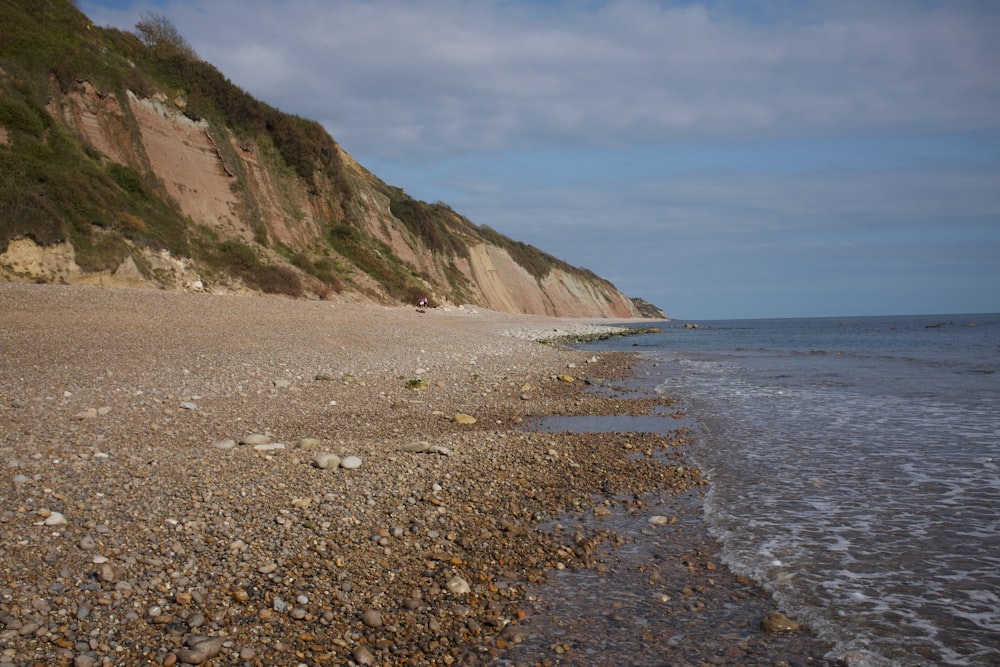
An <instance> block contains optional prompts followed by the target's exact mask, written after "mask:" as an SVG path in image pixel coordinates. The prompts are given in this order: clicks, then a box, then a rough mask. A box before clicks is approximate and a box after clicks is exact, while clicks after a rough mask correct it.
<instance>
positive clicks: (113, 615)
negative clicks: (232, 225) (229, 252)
mask: <svg viewBox="0 0 1000 667" xmlns="http://www.w3.org/2000/svg"><path fill="white" fill-rule="evenodd" d="M596 324H598V323H595V322H593V321H579V320H560V319H554V318H546V317H538V316H518V315H508V314H500V313H495V312H490V311H484V310H480V309H476V308H470V307H463V308H449V309H427V310H426V312H418V310H417V309H415V308H405V307H379V306H372V305H360V304H345V303H333V302H326V301H304V300H301V301H296V300H290V299H280V298H264V297H251V296H221V295H206V294H185V293H175V292H165V291H144V290H117V289H106V288H100V287H66V286H48V285H25V284H3V285H0V325H2V326H0V355H2V362H0V463H2V464H3V470H4V477H3V478H2V479H0V500H2V504H0V666H4V667H6V665H35V664H58V665H74V667H93V666H96V665H132V664H135V665H138V664H151V665H166V666H170V665H183V664H206V665H345V664H358V665H451V664H526V665H557V664H558V665H572V664H579V665H584V664H590V665H593V664H622V663H620V662H617V658H610V657H609V658H608V661H607V662H604V661H603V658H602V657H601V653H600V651H598V653H597V654H595V653H587V652H586V651H584V650H580V649H581V647H582V642H583V640H582V639H581V640H579V641H577V640H574V639H573V637H574V632H575V633H576V634H577V635H578V636H580V637H587V636H589V635H593V634H594V633H595V631H596V628H595V627H594V626H592V625H590V626H585V627H580V622H581V619H585V618H586V616H584V615H583V614H580V617H579V618H572V617H567V615H568V614H571V613H572V609H573V607H574V603H573V602H572V599H571V598H572V596H570V599H569V600H568V604H569V607H568V610H565V609H564V610H563V611H558V610H559V609H560V608H559V607H558V605H556V603H555V602H554V600H555V599H556V597H557V594H556V593H555V592H553V589H552V586H558V585H559V582H560V581H561V580H562V579H561V578H562V577H564V576H565V575H567V574H569V575H573V576H577V575H578V576H581V577H587V576H593V577H595V579H594V582H596V583H595V584H594V585H596V586H598V587H601V586H604V587H608V588H614V587H616V586H618V585H619V583H620V582H621V581H623V580H622V579H620V578H617V577H616V573H621V574H623V575H624V573H626V572H631V573H633V574H634V573H635V571H636V569H637V568H644V569H641V572H640V575H641V576H640V577H639V579H637V580H636V581H630V583H628V584H627V585H626V587H627V588H628V589H629V590H630V591H633V592H632V593H630V594H629V596H630V597H632V598H635V597H638V596H641V591H642V589H643V587H647V588H648V589H649V590H650V593H651V597H650V599H651V600H654V601H656V600H658V601H659V603H660V606H659V607H658V609H659V611H657V612H656V613H657V614H660V615H661V616H662V617H663V618H664V619H666V620H665V621H664V623H668V624H670V623H672V624H673V625H671V626H670V627H654V625H649V626H646V627H639V626H636V628H635V632H634V633H632V634H629V631H628V629H627V628H628V626H629V625H630V621H629V619H630V618H631V617H630V616H629V615H628V614H627V613H626V612H627V611H628V609H629V607H628V605H627V604H623V605H620V606H619V607H615V606H614V605H613V604H609V605H608V608H607V610H606V613H604V614H603V616H602V618H606V620H607V622H608V623H609V626H614V627H616V628H619V629H621V628H624V632H625V635H624V636H625V637H626V638H625V639H624V640H621V641H622V642H627V641H628V639H627V638H628V637H629V636H632V637H634V642H635V645H634V647H633V648H632V649H629V648H628V647H627V646H626V647H624V648H623V647H621V646H619V648H620V649H621V650H623V651H624V652H625V654H628V652H629V650H632V653H633V655H634V656H637V657H641V659H637V660H635V661H633V664H671V665H685V664H691V665H700V664H772V665H773V664H789V665H795V664H809V663H812V664H817V663H818V661H819V659H820V657H821V656H822V654H823V647H822V646H819V645H818V644H817V643H816V642H815V641H814V640H813V639H812V637H811V635H810V634H809V633H808V632H807V631H805V630H798V631H790V632H765V631H764V630H762V629H761V628H760V626H759V623H760V620H761V619H762V618H763V617H764V616H765V615H766V614H767V613H769V612H771V611H775V609H774V603H773V602H771V601H770V599H769V598H768V597H767V596H766V595H765V594H763V593H762V592H761V591H759V590H758V589H756V588H755V587H754V586H753V585H751V584H750V583H749V582H747V581H745V580H741V579H738V578H737V577H735V576H733V575H732V574H730V573H729V572H728V571H726V570H725V568H724V566H722V565H721V564H719V563H718V561H717V559H716V556H715V550H714V545H713V543H712V542H711V540H709V539H708V538H707V537H706V536H705V533H704V528H703V527H702V526H701V524H700V523H699V521H700V519H699V507H700V505H699V498H700V494H701V493H702V492H703V489H704V481H703V480H702V478H701V476H700V474H699V471H698V470H697V469H696V468H694V467H692V466H690V465H689V464H688V463H687V459H686V457H685V454H684V452H685V451H686V448H688V447H691V446H695V444H696V443H694V442H693V440H692V437H691V436H690V434H689V433H688V432H687V431H686V430H684V429H680V430H678V431H674V432H671V433H611V432H609V433H574V432H542V431H538V430H529V429H526V428H525V424H526V423H527V424H530V423H531V422H532V420H534V419H538V418H542V417H545V416H549V415H564V416H572V415H648V414H651V413H653V412H656V411H661V412H670V411H675V410H677V403H676V401H675V399H673V398H672V397H669V396H659V395H655V394H652V393H651V394H643V393H641V392H632V393H629V392H616V391H614V388H615V387H616V386H627V385H628V383H629V378H630V377H631V376H632V375H633V374H634V373H635V372H636V364H637V363H638V362H637V360H636V358H635V357H633V356H632V355H630V354H629V353H626V352H614V353H602V354H596V355H595V354H594V353H589V352H583V351H581V350H575V349H570V348H568V347H565V346H561V345H558V344H548V345H543V344H539V342H538V340H539V339H543V338H555V337H560V336H566V335H570V334H574V335H576V334H586V333H592V332H593V331H595V330H596V329H595V325H596ZM595 388H603V389H604V390H603V391H595V390H594V389H595ZM338 460H339V465H338V463H337V461H338ZM653 509H655V513H654V512H652V510H653ZM654 516H655V517H660V519H657V520H655V521H653V520H651V517H654ZM616 517H618V518H619V519H621V520H625V519H627V518H628V517H632V518H633V519H636V520H640V521H643V522H646V523H648V527H646V528H644V529H643V530H644V531H646V532H648V536H649V538H650V543H655V544H657V545H659V546H658V547H657V551H656V553H657V554H658V555H657V556H656V558H655V562H650V563H636V562H632V561H630V560H629V557H627V556H626V555H624V554H625V553H626V552H628V553H633V552H634V550H632V549H623V546H628V545H630V544H633V543H634V540H632V538H628V537H622V535H621V532H620V531H619V530H617V529H616V528H615V526H618V525H620V522H619V523H615V519H616ZM588 573H590V574H588ZM574 585H575V584H574ZM653 593H655V596H653V595H652V594H653ZM587 595H595V593H594V592H593V590H592V589H591V590H590V592H588V593H587ZM596 595H597V599H600V598H601V594H600V593H599V592H598V593H597V594H596ZM647 604H648V605H653V604H654V603H653V602H650V601H645V602H643V603H642V605H639V606H638V607H637V609H638V610H640V611H641V610H642V609H644V608H645V606H644V605H647ZM589 606H590V607H593V606H594V605H593V604H590V605H589ZM623 609H624V611H623ZM553 610H556V611H555V612H554V611H553ZM553 613H557V614H558V617H553V616H552V614H553ZM590 623H592V622H590ZM573 626H576V627H573ZM549 636H551V640H549V639H548V638H547V637H549ZM608 655H610V654H608ZM642 656H645V657H642ZM647 658H648V659H649V660H650V662H642V660H646V659H647ZM655 660H659V662H653V661H655Z"/></svg>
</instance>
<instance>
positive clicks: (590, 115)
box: [84, 0, 1000, 159]
mask: <svg viewBox="0 0 1000 667" xmlns="http://www.w3.org/2000/svg"><path fill="white" fill-rule="evenodd" d="M595 4H596V9H593V8H592V6H593V5H595ZM870 4H874V5H876V6H875V7H874V8H873V7H870V6H869V5H870ZM926 4H927V3H917V2H884V3H823V4H820V5H813V6H811V7H810V9H809V12H808V13H802V11H801V10H794V9H793V7H794V5H787V8H786V10H785V11H784V12H783V13H780V14H778V15H777V16H778V18H779V19H780V20H778V21H777V22H767V23H764V22H760V21H753V20H750V19H748V18H747V17H742V16H738V15H735V14H732V13H729V14H727V13H722V12H721V11H716V12H713V11H709V10H708V9H706V8H704V7H700V6H684V5H673V4H671V3H658V2H608V3H591V4H588V5H584V4H574V3H565V4H560V5H559V6H558V9H556V8H545V6H544V5H536V6H535V8H534V9H532V6H531V5H529V4H528V3H510V2H480V3H469V2H459V1H456V0H428V1H426V2H411V1H405V0H364V1H361V0H341V1H340V2H336V3H328V2H321V1H318V0H300V1H297V2H274V1H265V0H253V1H250V2H244V1H241V2H235V1H234V0H214V1H213V2H211V3H204V2H201V3H198V2H187V1H182V0H174V1H173V2H169V3H167V4H166V5H165V6H164V7H163V8H162V10H161V11H163V12H164V13H166V14H168V16H170V18H171V19H172V20H173V21H174V22H175V23H176V24H177V25H178V27H179V28H180V30H181V32H182V34H184V35H185V36H186V37H187V38H188V40H189V41H191V43H192V44H193V45H194V46H195V48H196V50H197V51H198V52H199V53H200V54H201V55H202V56H203V57H205V58H206V59H207V60H209V61H210V62H212V63H214V64H216V65H217V66H219V68H220V69H221V70H222V71H223V72H224V73H225V74H227V75H228V76H229V77H230V78H232V79H233V80H234V81H235V82H236V83H238V84H239V85H241V86H243V87H245V88H247V89H248V90H250V92H252V93H254V94H256V95H258V96H260V97H262V98H264V99H265V100H267V101H269V102H271V103H273V104H280V105H282V106H283V107H284V106H294V107H295V108H293V109H290V110H291V111H294V112H296V113H300V114H303V115H309V116H311V117H316V118H318V119H320V120H321V121H323V122H324V123H325V124H327V125H328V127H329V128H330V129H331V130H333V131H335V133H337V134H338V135H340V136H338V137H337V138H338V139H340V140H342V141H343V142H345V144H346V145H347V146H348V147H349V148H353V149H356V150H359V151H361V152H364V153H373V154H378V155H383V156H392V157H395V158H398V159H407V158H414V157H416V156H422V155H423V156H428V155H442V154H451V153H454V152H467V151H491V150H498V149H510V148H524V147H528V146H532V145H538V144H544V145H553V144H558V143H560V142H573V143H580V142H584V143H589V144H595V145H600V144H605V145H620V144H624V143H630V142H640V141H647V142H648V141H667V140H674V139H678V138H691V137H699V136H743V135H747V134H754V135H757V136H760V135H761V134H762V133H763V134H768V135H774V136H781V135H785V134H795V133H807V132H826V133H837V132H842V131H844V130H845V129H853V130H857V129H858V128H869V129H879V128H889V127H899V126H912V127H916V128H933V127H935V126H939V125H942V124H944V125H948V126H956V125H958V126H962V127H977V128H984V127H986V128H993V129H996V128H997V126H998V123H1000V119H998V115H997V114H996V113H995V109H997V108H1000V78H998V77H997V76H996V75H995V70H996V66H997V63H1000V40H997V39H995V36H996V34H997V33H998V29H1000V20H998V11H997V10H995V9H994V8H993V7H992V6H991V5H990V3H985V2H955V3H944V4H941V5H935V8H934V9H931V10H927V9H921V8H922V7H925V6H926ZM84 5H85V7H86V3H84ZM539 7H540V8H539ZM917 10H919V11H917ZM95 14H97V15H98V17H99V15H100V14H101V12H95ZM106 16H109V17H110V16H111V15H110V14H106Z"/></svg>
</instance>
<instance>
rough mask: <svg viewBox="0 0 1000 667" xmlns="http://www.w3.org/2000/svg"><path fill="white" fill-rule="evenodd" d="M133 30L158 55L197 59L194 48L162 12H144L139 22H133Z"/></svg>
mask: <svg viewBox="0 0 1000 667" xmlns="http://www.w3.org/2000/svg"><path fill="white" fill-rule="evenodd" d="M135 31H136V33H137V34H138V35H139V39H141V40H142V41H143V43H145V44H146V46H148V47H150V48H151V49H153V51H155V52H156V55H158V56H160V57H168V56H174V55H181V56H186V57H188V58H191V59H192V60H198V54H197V53H195V50H194V48H192V46H191V45H190V44H188V41H187V40H186V39H184V36H183V35H181V33H180V32H179V31H178V30H177V27H176V26H175V25H174V24H173V23H171V22H170V19H168V18H167V17H166V16H164V15H163V14H158V13H156V12H146V13H144V14H143V15H142V18H141V19H140V20H139V22H138V23H136V24H135Z"/></svg>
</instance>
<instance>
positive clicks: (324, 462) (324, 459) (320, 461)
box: [313, 452, 340, 470]
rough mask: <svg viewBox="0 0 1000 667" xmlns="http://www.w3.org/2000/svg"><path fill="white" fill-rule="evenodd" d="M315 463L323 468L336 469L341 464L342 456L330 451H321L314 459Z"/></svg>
mask: <svg viewBox="0 0 1000 667" xmlns="http://www.w3.org/2000/svg"><path fill="white" fill-rule="evenodd" d="M313 465H314V466H316V467H317V468H320V469H321V470H329V469H331V468H334V469H336V468H337V467H338V466H340V457H339V456H337V455H336V454H331V453H330V452H320V453H319V454H317V455H316V458H314V459H313Z"/></svg>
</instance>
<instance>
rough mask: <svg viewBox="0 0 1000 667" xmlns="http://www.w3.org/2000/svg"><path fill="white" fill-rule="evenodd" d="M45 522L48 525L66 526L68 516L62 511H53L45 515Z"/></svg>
mask: <svg viewBox="0 0 1000 667" xmlns="http://www.w3.org/2000/svg"><path fill="white" fill-rule="evenodd" d="M44 523H45V525H46V526H65V525H66V517H65V516H63V514H62V513H61V512H52V513H51V514H49V515H48V516H47V517H45V522H44Z"/></svg>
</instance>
